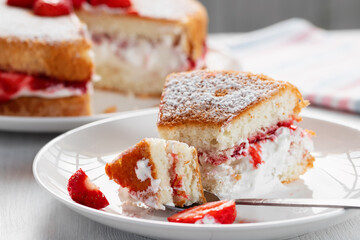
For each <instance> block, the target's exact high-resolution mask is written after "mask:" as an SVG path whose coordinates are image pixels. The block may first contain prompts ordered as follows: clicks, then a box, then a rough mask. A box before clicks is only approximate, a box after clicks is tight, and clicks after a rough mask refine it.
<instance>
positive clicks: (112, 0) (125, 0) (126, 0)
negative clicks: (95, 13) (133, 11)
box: [90, 0, 131, 8]
mask: <svg viewBox="0 0 360 240" xmlns="http://www.w3.org/2000/svg"><path fill="white" fill-rule="evenodd" d="M90 4H91V5H93V6H97V5H100V4H105V5H107V6H108V7H112V8H128V7H131V1H130V0H90Z"/></svg>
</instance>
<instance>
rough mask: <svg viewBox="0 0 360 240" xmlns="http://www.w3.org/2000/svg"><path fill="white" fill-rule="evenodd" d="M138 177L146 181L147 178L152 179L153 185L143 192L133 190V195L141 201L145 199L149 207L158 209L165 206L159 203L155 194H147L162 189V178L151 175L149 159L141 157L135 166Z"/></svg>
mask: <svg viewBox="0 0 360 240" xmlns="http://www.w3.org/2000/svg"><path fill="white" fill-rule="evenodd" d="M135 173H136V177H137V178H138V179H139V180H140V181H142V182H143V181H145V180H146V179H150V182H151V185H150V186H149V187H148V188H147V189H146V191H143V192H133V193H131V195H132V196H133V197H134V198H135V199H136V200H139V201H143V202H144V203H145V205H147V206H149V207H153V208H156V209H163V206H162V205H161V204H159V202H158V201H157V199H156V197H155V196H150V197H149V196H147V197H145V195H148V193H149V192H150V193H157V192H158V191H159V190H160V183H161V179H154V178H153V177H152V176H151V167H150V165H149V159H145V158H144V159H141V160H139V161H138V162H137V164H136V168H135Z"/></svg>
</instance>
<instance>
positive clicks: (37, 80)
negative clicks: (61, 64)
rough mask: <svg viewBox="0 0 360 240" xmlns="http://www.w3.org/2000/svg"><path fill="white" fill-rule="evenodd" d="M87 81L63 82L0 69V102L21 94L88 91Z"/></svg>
mask: <svg viewBox="0 0 360 240" xmlns="http://www.w3.org/2000/svg"><path fill="white" fill-rule="evenodd" d="M88 83H89V81H81V82H65V81H59V80H55V79H52V78H49V77H44V76H35V75H27V74H23V73H15V72H5V71H0V102H6V101H9V100H11V99H14V98H17V97H21V96H41V97H48V98H54V97H68V96H75V95H82V94H85V93H86V92H87V91H88Z"/></svg>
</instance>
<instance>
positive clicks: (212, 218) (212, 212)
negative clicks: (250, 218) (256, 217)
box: [168, 200, 236, 224]
mask: <svg viewBox="0 0 360 240" xmlns="http://www.w3.org/2000/svg"><path fill="white" fill-rule="evenodd" d="M235 218H236V207H235V201H234V200H231V201H228V200H223V201H217V202H209V203H206V204H203V205H200V206H196V207H192V208H189V209H186V210H184V211H181V212H178V213H176V214H174V215H172V216H171V217H169V218H168V221H169V222H178V223H207V222H208V221H209V222H213V223H220V224H231V223H233V222H234V221H235Z"/></svg>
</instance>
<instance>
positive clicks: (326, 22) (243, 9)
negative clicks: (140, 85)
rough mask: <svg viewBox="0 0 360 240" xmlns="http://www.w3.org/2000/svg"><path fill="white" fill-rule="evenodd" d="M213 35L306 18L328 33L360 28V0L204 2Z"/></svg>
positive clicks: (231, 0) (206, 0) (201, 0)
mask: <svg viewBox="0 0 360 240" xmlns="http://www.w3.org/2000/svg"><path fill="white" fill-rule="evenodd" d="M200 2H202V3H203V4H204V5H205V6H206V8H207V10H208V14H209V18H210V23H209V32H210V33H216V32H247V31H252V30H256V29H259V28H263V27H266V26H269V25H271V24H274V23H277V22H280V21H283V20H286V19H288V18H293V17H297V18H304V19H307V20H309V21H310V22H312V23H313V24H315V25H316V26H319V27H321V28H325V29H352V28H360V0H200Z"/></svg>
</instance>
